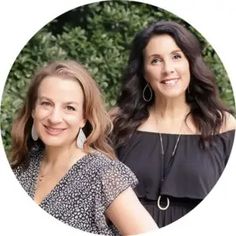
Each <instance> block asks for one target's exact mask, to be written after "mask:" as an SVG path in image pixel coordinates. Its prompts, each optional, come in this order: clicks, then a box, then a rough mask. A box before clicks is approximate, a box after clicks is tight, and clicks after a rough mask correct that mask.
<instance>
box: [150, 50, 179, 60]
mask: <svg viewBox="0 0 236 236" xmlns="http://www.w3.org/2000/svg"><path fill="white" fill-rule="evenodd" d="M179 52H180V53H183V52H182V50H180V49H176V50H174V51H172V52H171V53H170V54H174V53H179ZM150 57H161V55H160V54H158V53H154V54H151V55H149V56H148V58H150Z"/></svg>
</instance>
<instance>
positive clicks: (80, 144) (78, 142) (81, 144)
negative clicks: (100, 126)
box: [76, 128, 86, 149]
mask: <svg viewBox="0 0 236 236" xmlns="http://www.w3.org/2000/svg"><path fill="white" fill-rule="evenodd" d="M85 140H86V136H85V134H84V132H83V130H82V128H81V129H80V130H79V134H78V136H77V139H76V146H77V148H80V149H83V148H84V142H85Z"/></svg>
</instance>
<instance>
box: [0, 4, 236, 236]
mask: <svg viewBox="0 0 236 236" xmlns="http://www.w3.org/2000/svg"><path fill="white" fill-rule="evenodd" d="M91 2H93V1H79V0H70V1H66V0H64V1H62V0H38V1H32V0H21V1H18V0H5V1H1V3H0V26H1V27H0V31H1V36H0V52H1V53H0V65H1V66H0V95H1V96H2V92H3V86H4V83H5V80H6V78H7V75H8V72H9V71H10V68H11V66H12V64H13V62H14V60H15V58H16V57H17V55H18V54H19V52H20V50H21V49H22V48H23V46H24V45H25V44H26V43H27V41H28V40H29V39H30V38H31V37H32V36H33V35H34V34H35V33H36V32H37V31H38V30H39V29H40V28H42V27H43V26H44V25H45V24H47V23H48V22H50V21H51V20H52V19H54V18H55V17H57V16H59V15H60V14H62V13H64V12H66V11H68V10H71V9H73V8H75V7H78V6H81V5H83V4H88V3H91ZM139 2H145V3H150V4H152V5H156V6H159V7H162V8H164V9H165V10H168V11H170V12H172V13H174V14H176V15H177V16H179V17H181V18H182V19H184V20H186V21H187V22H189V23H190V24H191V25H192V26H193V27H195V28H196V29H197V30H198V31H199V32H200V33H201V34H202V35H203V36H204V37H205V38H206V39H207V40H208V41H209V43H210V44H211V45H212V46H213V48H214V49H215V50H216V51H217V53H218V55H219V56H220V58H221V60H222V62H223V63H224V66H225V68H226V70H227V72H228V75H229V77H230V78H231V83H232V84H233V88H234V90H235V77H236V70H235V54H236V37H235V25H234V22H236V16H235V12H236V8H235V6H234V5H233V1H227V0H226V1H224V3H223V2H221V1H206V0H198V1H189V0H186V1H183V0H159V1H158V0H155V1H139ZM0 139H1V137H0ZM235 149H236V147H235V145H234V148H233V151H232V154H231V158H230V160H229V163H228V166H227V168H226V170H225V172H224V173H223V175H222V177H221V178H220V180H219V182H218V184H217V185H216V186H215V187H214V189H213V190H212V191H211V193H210V194H209V195H208V196H207V197H206V199H205V200H204V201H203V202H202V203H201V204H200V205H199V206H198V207H197V208H196V209H195V210H193V211H192V212H191V213H189V214H188V215H186V216H185V217H183V218H181V219H180V220H178V221H177V222H175V223H173V224H171V225H170V226H167V227H165V228H163V229H161V230H159V231H158V232H157V233H156V234H155V235H161V236H162V235H170V236H172V235H175V236H176V235H182V236H185V235H186V236H187V235H191V236H195V235H196V236H199V235H207V234H208V235H214V236H217V235H227V236H229V235H235V233H236V227H235V216H234V215H235V212H236V187H235V181H236V171H235V169H236V160H235V158H234V154H235ZM0 189H1V193H0V225H1V227H0V234H1V235H18V236H21V235H22V236H23V235H24V236H28V235H36V236H37V235H40V236H42V235H57V236H60V235H62V236H65V235H66V236H70V235H88V234H85V233H83V232H81V231H78V230H75V229H73V228H72V227H69V226H67V225H65V224H63V223H61V222H59V221H57V220H55V219H54V218H53V217H51V216H50V215H48V214H47V213H45V212H44V211H43V210H42V209H40V208H39V207H35V204H34V203H33V201H31V200H30V199H29V197H28V196H27V195H26V193H25V192H24V191H23V189H22V188H21V187H20V185H19V183H18V182H17V181H16V179H15V177H14V175H13V173H12V172H11V170H10V167H9V165H8V162H7V159H6V157H5V153H4V150H3V146H2V140H0ZM19 202H20V204H19ZM127 204H128V203H127Z"/></svg>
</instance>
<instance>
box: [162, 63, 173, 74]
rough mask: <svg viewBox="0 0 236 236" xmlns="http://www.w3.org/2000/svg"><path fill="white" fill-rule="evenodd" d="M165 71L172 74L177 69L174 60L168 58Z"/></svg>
mask: <svg viewBox="0 0 236 236" xmlns="http://www.w3.org/2000/svg"><path fill="white" fill-rule="evenodd" d="M163 71H164V73H165V74H172V73H174V71H175V67H174V64H173V62H172V61H170V60H166V61H165V62H164V65H163Z"/></svg>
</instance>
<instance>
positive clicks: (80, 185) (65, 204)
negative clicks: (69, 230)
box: [14, 148, 137, 235]
mask: <svg viewBox="0 0 236 236" xmlns="http://www.w3.org/2000/svg"><path fill="white" fill-rule="evenodd" d="M41 159H42V150H39V149H37V148H36V149H35V150H34V151H32V152H31V153H30V155H29V165H28V167H27V168H24V167H23V166H22V165H21V166H18V167H17V168H16V169H15V170H14V173H15V175H16V177H17V179H18V180H19V182H20V183H21V185H22V187H23V188H24V189H25V191H26V192H27V193H28V194H29V195H30V196H31V197H32V198H34V193H35V187H36V182H37V178H38V174H39V167H40V161H41ZM136 184H137V179H136V177H135V175H134V174H133V173H132V172H131V171H130V169H129V168H128V167H127V166H125V165H124V164H122V163H121V162H119V161H118V160H110V159H108V158H107V157H106V156H104V155H103V154H101V153H100V152H94V153H91V154H87V155H85V156H84V157H82V158H81V159H80V160H78V161H77V162H76V163H75V164H74V165H73V166H72V167H71V169H70V170H69V171H68V172H67V174H66V175H65V176H64V177H63V178H62V179H61V180H60V181H59V183H58V184H57V185H56V186H55V187H54V189H53V190H52V191H51V192H50V193H49V194H48V195H47V196H46V197H45V198H44V199H43V201H42V202H41V203H40V205H39V206H40V207H42V208H43V209H44V210H45V211H46V212H48V213H49V214H51V215H52V216H54V217H55V218H56V219H58V220H60V221H62V222H64V223H67V224H68V225H70V226H73V227H75V228H78V229H80V230H83V231H87V232H90V233H95V234H102V235H119V232H118V230H117V229H116V228H115V226H114V225H113V224H112V223H111V222H110V221H109V220H108V219H107V218H106V217H105V214H104V212H105V211H106V209H107V208H108V207H109V205H110V204H111V203H112V201H113V200H114V199H116V197H117V196H118V195H119V194H120V193H121V192H122V191H124V190H125V189H127V188H128V187H130V186H131V187H132V188H134V187H135V186H136Z"/></svg>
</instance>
